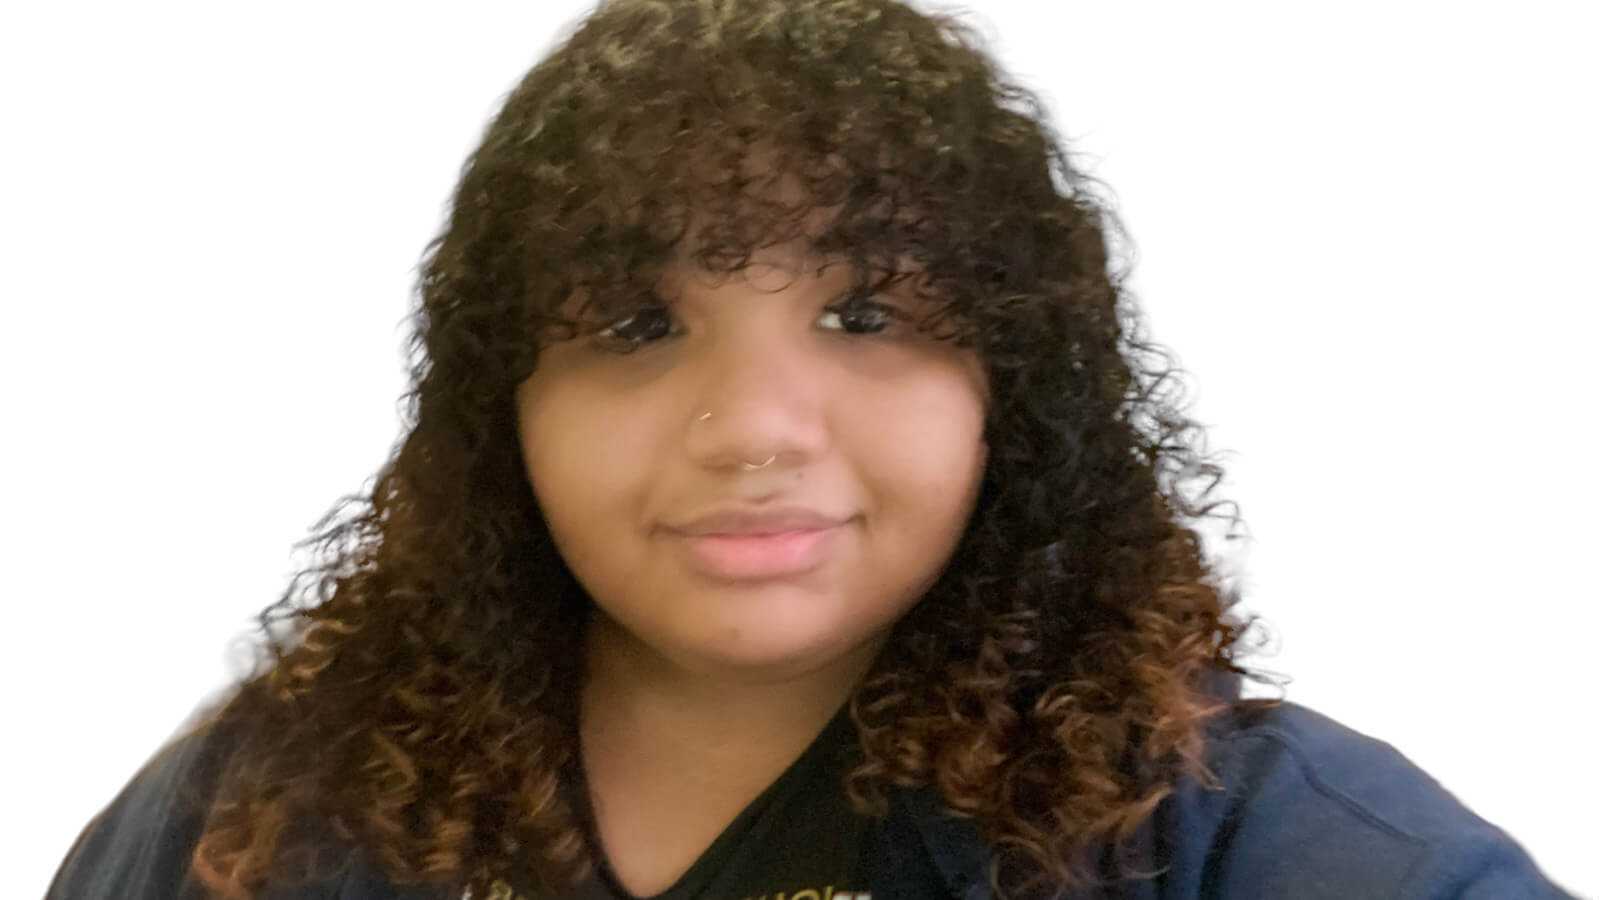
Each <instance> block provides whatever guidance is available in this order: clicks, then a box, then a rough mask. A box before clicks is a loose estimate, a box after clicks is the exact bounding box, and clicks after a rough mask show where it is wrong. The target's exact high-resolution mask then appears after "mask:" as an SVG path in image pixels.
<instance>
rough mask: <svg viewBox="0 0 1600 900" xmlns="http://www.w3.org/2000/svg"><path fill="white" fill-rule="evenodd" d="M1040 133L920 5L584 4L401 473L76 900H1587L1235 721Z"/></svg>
mask: <svg viewBox="0 0 1600 900" xmlns="http://www.w3.org/2000/svg"><path fill="white" fill-rule="evenodd" d="M1041 118H1042V117H1041V116H1040V114H1039V113H1038V111H1037V106H1036V104H1034V103H1033V101H1032V99H1031V98H1030V96H1029V95H1028V94H1027V93H1026V92H1025V91H1023V90H1021V89H1019V88H1017V87H1015V86H1014V85H1011V84H1009V83H1007V82H1006V81H1005V80H1004V79H1003V78H1002V77H1001V75H1000V74H999V73H998V72H997V70H996V68H995V66H994V65H993V63H992V62H991V61H990V60H989V59H988V58H986V57H985V56H984V55H983V53H982V52H980V50H979V49H977V44H976V42H975V41H974V40H973V39H972V38H971V36H970V35H969V34H968V33H967V32H966V31H964V30H963V29H962V28H961V27H959V26H958V25H957V24H956V23H955V22H952V21H948V20H945V19H941V18H937V17H932V16H927V15H923V14H920V13H918V12H915V11H913V10H912V9H910V8H908V7H905V6H902V5H899V4H898V3H895V2H891V0H730V2H712V0H703V2H687V0H686V2H659V0H655V2H652V0H613V2H607V3H604V4H603V5H602V6H600V7H599V8H598V9H597V10H595V11H594V13H593V14H592V15H591V16H590V17H589V18H588V19H587V20H586V21H585V22H584V23H583V24H582V26H581V27H580V28H578V29H577V31H576V32H575V33H574V34H573V35H572V36H571V37H570V39H569V40H567V41H566V42H565V43H564V44H563V45H562V46H560V47H559V48H558V49H557V50H556V51H555V52H554V53H552V54H551V55H550V56H549V57H548V58H547V59H545V60H544V61H542V62H541V63H540V64H539V65H537V66H536V67H535V68H534V69H533V70H532V71H531V72H530V73H529V74H528V75H527V77H526V78H525V79H524V81H523V82H522V84H521V85H520V86H519V87H518V88H517V90H516V91H515V92H514V93H513V94H512V95H511V96H510V97H509V99H508V100H507V101H506V103H505V106H504V109H503V110H502V112H501V113H500V114H499V115H498V117H497V118H496V119H495V121H494V122H493V124H492V125H491V127H490V128H489V129H488V132H487V133H486V135H485V136H484V139H483V141H482V144H481V146H480V147H479V148H478V149H477V150H476V152H474V153H473V155H472V157H471V159H470V161H469V164H468V166H467V168H466V170H465V173H464V175H463V177H462V180H461V183H460V185H459V188H458V190H457V193H456V197H455V201H454V205H453V209H452V214H451V217H450V220H449V223H448V226H447V228H446V229H445V231H444V233H443V234H442V235H441V236H440V237H439V239H438V240H437V241H436V242H435V243H434V245H433V246H431V247H430V249H429V252H428V255H427V258H426V260H425V265H424V269H423V276H422V279H421V283H420V291H419V293H420V297H421V305H420V308H419V309H418V311H417V313H416V326H417V334H416V338H415V349H416V351H417V353H416V359H417V362H416V365H415V368H414V371H413V376H414V389H413V391H412V392H411V394H410V395H409V396H410V398H411V400H412V405H411V407H410V416H409V419H410V421H409V422H408V427H409V430H408V434H407V435H406V438H405V440H404V441H403V442H402V443H401V445H400V446H399V448H398V450H397V452H396V454H395V456H394V458H393V460H392V461H391V462H390V463H389V464H388V465H387V466H386V467H385V469H384V470H383V471H382V473H381V475H380V477H379V478H378V479H377V481H376V484H375V487H374V489H373V491H372V493H371V496H370V497H367V498H363V499H364V500H365V501H366V502H365V503H364V505H363V506H362V508H361V509H359V510H358V511H357V513H356V514H355V515H352V516H348V517H345V518H343V519H340V520H338V521H334V516H330V519H329V520H326V521H325V522H324V525H327V526H328V527H327V528H326V530H325V531H324V532H323V533H322V534H321V535H319V537H318V546H319V547H320V549H321V550H322V551H323V558H322V560H321V562H320V563H319V564H318V565H317V566H315V567H313V568H312V569H311V570H309V571H308V572H306V573H305V577H303V578H301V579H297V580H296V581H295V583H294V585H291V587H290V589H289V591H288V592H286V594H285V596H284V598H283V600H282V601H281V602H280V603H279V604H277V605H276V606H275V607H273V608H272V609H270V610H268V612H267V613H266V614H265V615H264V616H263V631H264V640H263V642H262V646H263V647H264V648H265V652H264V653H263V657H262V663H261V665H260V667H259V669H258V671H256V672H254V673H252V675H251V677H249V678H248V679H246V680H244V681H243V682H242V684H241V685H240V686H239V687H238V689H237V691H236V692H235V693H233V694H232V695H231V696H230V697H229V698H228V699H227V700H226V702H224V703H222V704H220V705H219V706H218V707H217V708H216V709H213V710H210V711H208V712H207V713H206V714H205V715H203V716H202V717H200V718H199V720H198V721H197V724H195V725H194V726H193V727H192V728H190V729H188V730H187V733H186V734H185V735H184V736H183V737H182V738H181V739H179V740H177V741H176V742H174V743H173V744H172V745H171V746H169V747H168V748H166V749H165V750H164V751H163V752H162V753H160V754H159V755H157V757H156V758H155V759H154V760H153V761H152V762H151V763H150V764H149V765H148V766H147V767H146V769H145V770H144V771H143V772H141V773H140V774H139V775H138V776H137V777H136V778H135V779H134V781H133V782H132V783H131V784H130V785H129V786H128V788H127V789H126V790H125V791H124V792H123V793H122V795H121V796H119V797H118V798H116V799H115V801H114V802H112V804H111V805H110V806H109V807H108V808H107V809H106V811H105V812H104V813H103V814H102V815H100V816H99V817H98V818H96V820H95V821H93V822H92V823H90V825H89V826H88V828H86V829H85V831H84V833H83V835H82V836H81V837H80V838H79V840H78V842H77V844H76V845H75V846H74V848H73V849H72V851H71V853H70V854H69V856H68V858H67V859H66V861H65V862H64V863H63V864H62V866H61V869H60V871H59V873H58V875H57V878H56V881H55V883H54V885H53V886H52V888H51V890H50V897H51V898H102V897H103V898H113V897H115V898H146V897H148V898H157V897H160V898H171V897H185V898H189V897H193V898H199V897H223V898H265V897H279V898H283V897H329V898H332V897H339V898H389V897H407V898H457V897H472V898H478V900H481V898H486V897H488V898H501V900H505V898H512V897H522V898H527V900H532V898H536V897H582V898H628V897H662V898H673V900H678V898H684V900H687V898H728V900H739V898H754V897H770V898H786V900H803V898H818V900H835V898H854V897H866V896H869V895H870V896H872V897H874V898H877V900H884V898H890V897H907V898H980V897H989V896H1006V897H1016V898H1021V897H1047V896H1071V897H1082V898H1088V897H1139V898H1220V897H1229V898H1238V897H1296V898H1310V897H1337V898H1350V897H1424V896H1426V897H1446V896H1449V897H1477V898H1490V897H1495V898H1501V897H1544V896H1559V892H1558V891H1557V890H1556V889H1555V888H1554V887H1553V886H1551V885H1550V884H1549V883H1548V882H1547V881H1546V880H1545V879H1544V878H1543V877H1542V876H1541V875H1540V874H1539V873H1538V871H1537V870H1536V869H1535V868H1534V866H1533V864H1532V863H1531V862H1530V861H1529V859H1528V857H1527V856H1526V855H1525V854H1524V853H1523V852H1522V851H1521V849H1520V848H1519V847H1518V846H1517V845H1516V844H1515V843H1514V842H1513V841H1512V840H1511V839H1510V838H1508V837H1507V836H1506V835H1505V834H1504V833H1502V832H1501V831H1499V830H1497V829H1495V828H1494V827H1492V826H1491V825H1489V824H1487V823H1485V822H1483V821H1482V820H1480V819H1478V818H1477V817H1475V816H1474V815H1472V814H1471V813H1470V812H1469V811H1467V810H1466V809H1465V808H1463V807H1462V806H1460V805H1459V804H1458V803H1457V802H1456V801H1455V800H1454V799H1453V798H1452V797H1451V796H1450V795H1449V794H1448V793H1446V792H1445V791H1444V790H1443V789H1442V788H1440V786H1439V785H1437V784H1436V783H1435V782H1433V781H1432V780H1431V779H1429V778H1428V777H1427V776H1426V775H1425V774H1423V773H1421V772H1420V771H1418V770H1417V769H1416V768H1414V767H1413V766H1411V765H1410V764H1409V763H1408V762H1407V761H1406V760H1405V759H1403V758H1402V757H1401V756H1399V755H1398V754H1397V753H1395V752H1394V751H1393V750H1392V749H1390V748H1389V747H1388V746H1387V745H1384V744H1382V743H1379V742H1377V741H1374V740H1372V739H1369V738H1366V737H1363V736H1361V735H1358V734H1355V733H1353V732H1351V731H1349V730H1346V729H1344V728H1342V727H1341V726H1339V725H1337V724H1336V723H1333V722H1331V721H1329V720H1327V719H1326V718H1323V717H1321V716H1318V715H1317V714H1315V713H1313V712H1311V711H1309V710H1306V709H1304V708H1301V707H1298V706H1295V705H1293V704H1289V703H1282V702H1277V703H1274V702H1263V701H1257V702H1245V701H1241V700H1240V699H1239V690H1238V688H1239V680H1240V678H1241V677H1245V676H1248V675H1249V674H1250V673H1248V672H1247V670H1246V669H1245V668H1243V667H1242V666H1241V665H1240V660H1241V657H1242V636H1243V635H1244V633H1245V628H1246V625H1247V623H1245V622H1241V621H1239V620H1238V619H1237V618H1236V617H1234V616H1232V615H1230V613H1229V610H1230V608H1231V607H1232V605H1233V603H1234V600H1235V599H1236V597H1235V596H1234V595H1233V594H1232V593H1229V592H1227V591H1225V590H1224V589H1223V588H1222V587H1221V586H1220V585H1219V583H1218V581H1219V579H1217V578H1216V576H1215V574H1214V573H1213V571H1212V569H1211V567H1210V566H1209V565H1208V563H1207V560H1206V559H1205V558H1204V555H1203V553H1202V548H1201V545H1200V542H1199V540H1198V538H1197V535H1196V533H1195V531H1194V530H1193V529H1192V527H1191V524H1192V522H1193V521H1194V520H1196V519H1197V518H1200V517H1204V516H1206V515H1208V514H1210V513H1212V511H1213V510H1215V509H1216V508H1217V507H1218V506H1219V504H1218V503H1216V502H1211V503H1209V504H1207V503H1204V502H1203V501H1204V500H1205V498H1206V497H1207V496H1208V494H1209V491H1205V490H1202V491H1200V492H1198V496H1195V493H1196V492H1194V491H1192V490H1189V488H1192V487H1193V486H1194V485H1195V484H1197V483H1212V484H1214V483H1215V480H1216V478H1217V476H1218V475H1219V474H1220V472H1219V470H1218V469H1217V467H1216V466H1214V465H1212V464H1210V463H1208V462H1206V461H1205V460H1203V459H1202V458H1200V455H1199V453H1198V452H1197V451H1196V450H1195V449H1194V447H1195V446H1196V445H1197V441H1196V434H1197V429H1196V428H1195V426H1194V425H1193V423H1191V422H1189V421H1188V420H1187V419H1185V418H1184V417H1183V416H1182V415H1181V414H1180V412H1179V411H1178V410H1177V409H1175V408H1173V406H1172V404H1171V403H1170V402H1169V401H1168V400H1167V398H1166V397H1165V395H1164V394H1163V393H1162V392H1161V391H1160V390H1159V387H1160V385H1161V384H1162V383H1163V382H1164V381H1165V380H1166V378H1167V376H1168V375H1169V374H1170V373H1169V371H1168V370H1167V369H1166V368H1164V367H1163V365H1162V364H1161V361H1162V356H1161V354H1159V353H1158V352H1155V351H1156V349H1157V348H1155V347H1153V346H1152V345H1151V344H1149V343H1148V342H1146V341H1144V340H1143V339H1142V338H1141V336H1140V334H1139V333H1138V324H1139V323H1138V317H1137V314H1136V311H1135V310H1134V309H1133V308H1132V304H1131V300H1130V298H1128V297H1127V296H1126V295H1125V294H1124V293H1123V292H1122V291H1121V290H1120V288H1119V284H1118V283H1117V280H1116V279H1115V278H1113V277H1112V275H1111V274H1110V272H1109V269H1108V257H1107V240H1108V235H1109V233H1110V229H1111V228H1112V227H1114V222H1113V219H1112V217H1111V214H1110V212H1109V211H1108V210H1107V209H1105V208H1104V207H1103V206H1102V205H1101V204H1099V203H1097V202H1096V201H1095V199H1094V197H1093V196H1092V194H1091V193H1090V191H1089V187H1090V186H1089V183H1088V181H1087V179H1086V178H1085V177H1084V176H1083V175H1082V174H1081V173H1079V172H1077V171H1074V169H1073V168H1072V167H1071V166H1070V165H1069V164H1068V161H1067V158H1066V156H1065V154H1064V153H1063V152H1062V150H1061V148H1060V146H1059V144H1058V142H1057V141H1056V139H1055V138H1054V137H1053V136H1052V134H1051V132H1050V131H1049V129H1048V128H1047V126H1046V125H1045V123H1044V122H1043V121H1041ZM335 512H336V513H337V510H336V511H335Z"/></svg>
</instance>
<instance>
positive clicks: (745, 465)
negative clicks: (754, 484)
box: [695, 410, 778, 472]
mask: <svg viewBox="0 0 1600 900" xmlns="http://www.w3.org/2000/svg"><path fill="white" fill-rule="evenodd" d="M709 418H711V411H710V410H707V411H706V412H703V413H701V414H700V415H699V416H696V417H695V421H696V422H704V421H705V420H707V419H709ZM777 458H778V454H776V453H774V454H772V455H771V456H769V457H767V461H766V462H764V463H762V464H761V465H759V466H757V465H752V464H750V463H747V462H741V463H739V465H740V466H742V467H743V468H744V470H745V471H747V472H754V471H755V470H757V469H765V468H766V467H767V466H770V465H772V461H773V460H775V459H777Z"/></svg>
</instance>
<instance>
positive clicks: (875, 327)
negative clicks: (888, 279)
mask: <svg viewBox="0 0 1600 900" xmlns="http://www.w3.org/2000/svg"><path fill="white" fill-rule="evenodd" d="M899 317H900V313H899V310H897V309H895V308H894V307H892V306H888V305H886V304H883V303H877V302H875V301H872V300H863V299H860V298H852V299H849V300H846V301H844V302H843V303H836V304H834V305H833V306H829V307H827V309H826V314H825V315H824V316H823V320H824V321H826V322H829V323H837V325H838V327H839V328H842V329H843V330H844V331H845V332H846V333H848V334H878V333H879V332H882V331H883V330H884V329H886V328H888V327H889V326H891V325H893V324H894V322H895V320H896V319H898V318H899ZM825 327H828V328H832V327H834V326H833V325H831V324H830V325H827V326H825Z"/></svg>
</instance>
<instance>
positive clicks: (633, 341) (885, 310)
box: [595, 296, 904, 354]
mask: <svg viewBox="0 0 1600 900" xmlns="http://www.w3.org/2000/svg"><path fill="white" fill-rule="evenodd" d="M823 310H824V311H825V312H828V313H831V314H833V315H835V316H839V317H840V321H841V324H843V322H844V321H845V319H844V317H845V316H848V315H849V314H851V313H860V312H863V311H867V312H875V313H878V314H879V322H880V323H881V324H879V326H878V327H877V328H876V329H874V330H871V331H865V332H850V331H845V332H844V333H845V334H849V335H852V336H855V337H872V336H874V335H879V334H883V333H884V332H885V331H886V330H888V329H889V327H890V326H891V325H893V324H894V323H895V322H896V321H897V320H900V319H902V318H904V315H903V314H902V313H901V312H900V310H898V309H896V308H895V307H893V306H890V305H888V304H886V303H879V302H877V301H875V300H868V299H866V298H864V297H861V296H855V297H850V298H847V299H845V300H843V301H841V302H838V303H834V304H832V305H829V306H826V307H824V308H823ZM647 311H659V312H663V313H670V312H671V310H670V309H669V308H668V307H667V305H666V304H664V303H647V304H644V305H642V306H639V307H638V308H636V309H635V310H634V311H633V312H632V313H631V314H629V315H628V316H626V317H624V318H622V319H618V320H617V321H615V322H612V323H611V324H610V325H607V326H606V327H604V328H602V329H600V330H599V331H597V332H596V333H595V344H596V345H597V346H599V347H600V348H601V349H602V350H605V351H607V352H609V353H617V354H628V353H633V352H634V351H636V350H639V349H641V348H643V347H644V346H646V345H647V344H650V343H653V342H654V341H655V340H658V339H659V338H660V337H661V335H658V336H657V337H655V338H651V339H648V340H646V339H642V338H637V337H635V338H627V337H622V336H621V335H620V334H619V333H618V329H619V328H623V327H626V326H627V325H628V324H630V323H632V322H633V321H634V320H636V319H637V318H638V317H639V315H640V314H641V313H644V312H647ZM670 333H671V332H669V334H670Z"/></svg>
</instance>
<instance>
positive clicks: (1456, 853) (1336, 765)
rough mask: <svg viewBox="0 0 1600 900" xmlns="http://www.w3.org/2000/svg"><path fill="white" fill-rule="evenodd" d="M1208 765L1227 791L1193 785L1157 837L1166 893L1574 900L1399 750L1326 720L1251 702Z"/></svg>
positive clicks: (1220, 733) (1214, 743)
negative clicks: (1193, 889) (1189, 888)
mask: <svg viewBox="0 0 1600 900" xmlns="http://www.w3.org/2000/svg"><path fill="white" fill-rule="evenodd" d="M1208 762H1209V764H1210V765H1211V767H1212V771H1213V772H1214V774H1215V775H1216V776H1217V780H1218V782H1219V783H1220V787H1218V788H1207V787H1205V786H1203V785H1198V784H1193V783H1185V784H1184V785H1182V786H1181V787H1180V789H1179V790H1178V791H1177V792H1176V793H1175V794H1174V795H1173V797H1172V798H1171V799H1170V802H1169V803H1167V804H1165V806H1164V808H1163V811H1162V813H1161V814H1160V816H1159V819H1160V824H1159V827H1158V829H1157V832H1156V834H1157V837H1156V839H1157V840H1158V841H1160V842H1161V843H1163V844H1165V845H1166V846H1165V847H1164V848H1162V849H1163V850H1164V852H1162V853H1160V854H1159V855H1160V856H1161V857H1164V858H1165V860H1166V861H1167V862H1170V865H1171V868H1170V870H1169V871H1168V874H1167V876H1166V880H1168V881H1169V882H1172V883H1179V884H1182V883H1190V882H1192V883H1194V884H1196V885H1199V884H1202V883H1205V884H1210V885H1215V886H1216V888H1214V889H1213V890H1212V892H1211V893H1198V892H1197V893H1195V894H1193V896H1229V897H1232V896H1297V897H1315V896H1323V895H1326V896H1329V897H1332V896H1340V897H1349V896H1450V897H1457V896H1459V897H1484V898H1489V897H1497V898H1498V897H1561V896H1564V895H1563V894H1562V893H1561V892H1560V891H1559V890H1558V889H1556V888H1555V887H1554V885H1552V884H1550V882H1549V881H1548V880H1547V879H1546V878H1545V877H1544V876H1543V875H1542V874H1541V873H1540V872H1539V870H1538V868H1537V867H1536V866H1535V864H1534V863H1533V861H1532V859H1531V858H1530V857H1529V856H1528V854H1527V853H1526V851H1525V850H1523V848H1522V847H1521V846H1520V845H1518V844H1517V842H1516V841H1515V840H1513V839H1512V838H1511V837H1510V836H1509V835H1508V834H1506V832H1504V831H1503V830H1501V829H1500V828H1497V827H1496V826H1494V825H1492V824H1490V823H1489V822H1488V821H1486V820H1484V819H1483V818H1482V817H1480V816H1478V815H1477V814H1476V813H1474V812H1473V811H1472V810H1470V809H1469V808H1468V807H1467V806H1466V805H1465V804H1463V803H1462V802H1461V801H1460V800H1459V799H1458V798H1457V797H1456V796H1455V795H1454V794H1452V793H1451V792H1450V791H1449V790H1447V789H1446V788H1445V787H1444V786H1443V785H1441V784H1440V783H1439V782H1438V781H1437V780H1436V779H1434V778H1433V777H1432V776H1431V775H1429V774H1428V773H1427V772H1425V771H1423V770H1422V769H1421V768H1420V767H1418V766H1417V765H1416V764H1415V763H1413V762H1412V761H1411V760H1410V759H1408V758H1407V757H1406V756H1405V755H1404V754H1402V753H1401V752H1400V751H1399V750H1397V749H1396V748H1395V747H1393V746H1391V745H1390V744H1388V743H1386V742H1384V741H1382V740H1379V739H1377V738H1374V737H1371V736H1368V735H1366V734H1362V733H1361V732H1359V731H1356V730H1355V729H1353V728H1350V727H1348V726H1346V725H1344V724H1341V723H1340V722H1337V721H1335V720H1334V719H1332V718H1329V717H1328V716H1326V715H1323V714H1321V713H1319V712H1317V711H1315V710H1312V709H1309V708H1307V707H1304V706H1301V705H1299V704H1296V703H1290V702H1286V701H1257V700H1243V701H1239V702H1237V703H1235V704H1234V705H1233V707H1232V710H1231V712H1230V713H1229V714H1227V715H1225V716H1224V717H1222V718H1220V719H1218V720H1217V721H1216V723H1215V724H1214V726H1213V728H1212V731H1211V743H1210V751H1209V759H1208ZM1319 885H1320V886H1323V887H1321V888H1319V887H1318V886H1319ZM1318 890H1322V892H1323V893H1322V894H1319V893H1317V891H1318ZM1171 896H1188V895H1187V894H1185V893H1184V892H1183V891H1178V892H1177V893H1175V894H1172V895H1171Z"/></svg>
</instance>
